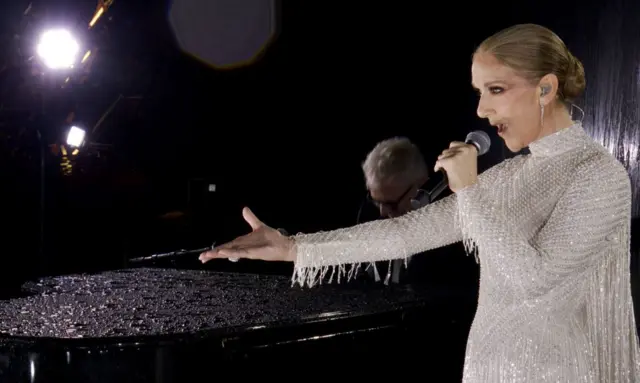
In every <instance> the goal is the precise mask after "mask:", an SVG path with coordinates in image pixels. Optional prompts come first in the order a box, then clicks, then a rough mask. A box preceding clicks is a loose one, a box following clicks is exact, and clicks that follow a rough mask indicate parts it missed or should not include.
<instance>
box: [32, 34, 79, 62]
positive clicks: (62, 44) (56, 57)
mask: <svg viewBox="0 0 640 383" xmlns="http://www.w3.org/2000/svg"><path fill="white" fill-rule="evenodd" d="M79 52H80V44H79V43H78V41H77V40H76V39H75V38H74V37H73V35H72V34H71V32H69V31H68V30H65V29H52V30H49V31H46V32H44V33H43V34H42V36H41V37H40V41H39V42H38V47H37V53H38V56H40V58H41V59H42V61H43V62H44V64H45V65H46V66H47V67H49V68H50V69H68V68H72V67H73V65H74V64H75V63H76V61H77V58H78V53H79Z"/></svg>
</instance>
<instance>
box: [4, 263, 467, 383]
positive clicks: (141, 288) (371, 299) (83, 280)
mask: <svg viewBox="0 0 640 383" xmlns="http://www.w3.org/2000/svg"><path fill="white" fill-rule="evenodd" d="M23 290H24V292H25V295H24V296H23V297H20V298H14V299H10V300H4V301H0V382H4V381H15V382H17V381H28V382H34V383H35V382H49V381H65V382H73V383H75V382H83V383H93V382H96V383H98V382H99V383H102V382H138V383H140V382H160V381H161V382H182V381H196V380H197V379H198V378H197V377H198V376H200V375H199V374H209V373H210V372H209V369H210V368H211V366H212V365H211V364H212V363H214V364H215V368H216V370H217V371H222V370H224V369H226V370H228V371H232V370H231V369H234V368H235V367H233V366H236V367H238V366H249V365H251V364H252V363H254V364H255V363H257V364H258V365H264V363H265V361H271V362H273V363H280V362H281V361H282V360H283V359H286V360H289V361H292V360H294V359H296V360H297V359H300V358H302V359H303V361H302V362H295V363H296V364H297V365H299V366H302V365H303V364H304V363H307V364H309V366H308V367H312V366H314V365H316V363H317V361H318V360H322V361H323V362H327V363H328V361H329V360H332V361H333V363H336V364H340V363H347V361H349V360H350V359H349V358H348V357H347V356H348V355H358V356H359V357H361V358H362V359H363V361H364V360H367V362H368V363H375V362H373V360H374V359H372V358H381V359H382V360H385V361H387V360H388V359H389V353H390V352H391V353H392V354H393V355H397V358H401V355H404V354H401V353H400V351H401V350H402V349H404V348H405V344H406V342H407V339H411V340H412V341H415V342H417V343H419V344H427V345H429V344H431V345H436V346H437V347H434V351H433V356H432V357H430V359H429V360H432V361H433V365H434V366H437V365H439V364H442V363H443V361H444V362H447V361H449V363H451V361H452V360H453V363H454V364H455V365H456V366H455V367H456V368H459V369H460V370H461V366H462V361H463V353H462V351H464V341H465V339H464V338H465V336H466V334H465V333H463V332H464V330H463V332H460V331H458V330H456V328H458V327H460V325H457V324H453V327H451V326H452V325H451V323H453V322H452V321H451V318H453V317H455V315H456V314H444V313H443V310H440V308H439V307H441V306H442V305H441V302H448V303H447V304H450V305H453V306H456V307H457V306H459V305H460V300H459V296H456V295H455V293H453V294H452V293H451V292H450V291H447V292H443V296H437V294H434V292H433V291H431V292H425V291H421V290H420V289H415V288H411V287H409V286H385V285H383V284H380V283H377V284H370V283H360V282H358V281H356V282H352V283H349V284H347V285H337V284H332V285H330V284H326V285H323V286H317V287H314V288H312V289H301V288H300V287H298V286H295V287H292V286H291V280H290V278H289V277H286V276H275V275H258V274H240V273H221V272H212V271H202V270H181V269H162V268H139V269H126V270H117V271H110V272H103V273H99V274H79V275H68V276H59V277H49V278H44V279H41V280H38V281H34V282H30V283H28V284H26V285H24V286H23ZM472 298H473V297H472ZM438 302H440V303H438ZM439 305H440V306H439ZM425 310H426V311H428V312H430V313H433V312H434V311H435V312H436V313H437V315H432V314H425ZM425 318H443V319H442V320H440V319H438V322H437V323H428V322H427V321H426V320H425ZM454 322H455V320H454ZM458 322H459V321H458ZM469 323H470V318H469ZM461 327H462V328H463V329H464V328H467V327H468V324H466V323H462V325H461ZM409 328H414V329H416V328H417V329H419V331H418V333H419V332H420V331H429V333H430V334H431V333H433V332H435V333H437V334H438V335H437V336H438V337H439V338H438V339H440V340H435V338H433V335H429V337H430V338H429V341H419V337H417V336H416V335H415V334H416V332H415V331H414V330H408V329H409ZM445 328H448V330H445ZM412 331H413V332H412ZM457 333H460V334H461V336H460V339H458V340H457V344H458V345H457V346H455V347H454V343H455V342H454V341H452V339H451V338H450V334H457ZM441 345H446V347H449V348H450V349H451V351H449V353H448V354H447V353H445V352H444V351H443V349H442V347H441ZM458 349H460V350H461V352H459V353H458V352H457V351H456V350H458ZM407 350H409V348H407ZM407 352H409V353H410V354H411V355H413V351H411V352H410V351H407ZM458 354H459V355H458ZM416 355H419V356H420V359H421V360H423V362H421V364H416V366H421V367H420V368H423V367H424V366H423V364H424V359H423V358H424V357H425V355H426V356H428V355H429V354H427V353H426V351H422V352H421V353H420V354H416ZM449 355H454V357H451V356H449ZM403 358H404V357H403ZM437 358H440V359H437ZM403 360H404V359H403ZM305 361H306V362H305ZM405 361H406V360H405ZM351 363H352V362H349V364H351ZM458 364H459V366H458ZM226 370H225V371H226ZM233 371H237V370H235V369H234V370H233ZM245 371H251V369H246V370H245ZM190 379H196V380H190Z"/></svg>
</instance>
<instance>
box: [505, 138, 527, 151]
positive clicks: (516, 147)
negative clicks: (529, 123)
mask: <svg viewBox="0 0 640 383" xmlns="http://www.w3.org/2000/svg"><path fill="white" fill-rule="evenodd" d="M504 143H505V145H507V148H508V149H509V151H510V152H512V153H517V152H519V151H521V150H522V149H524V146H522V144H520V143H519V142H514V141H512V140H509V139H505V140H504Z"/></svg>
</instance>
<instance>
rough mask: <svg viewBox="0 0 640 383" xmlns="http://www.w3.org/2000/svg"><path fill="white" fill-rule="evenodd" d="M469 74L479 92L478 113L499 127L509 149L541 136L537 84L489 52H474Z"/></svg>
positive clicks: (525, 145)
mask: <svg viewBox="0 0 640 383" xmlns="http://www.w3.org/2000/svg"><path fill="white" fill-rule="evenodd" d="M471 77H472V85H473V87H474V88H476V89H477V90H478V92H479V94H480V100H479V102H478V116H480V118H486V119H488V120H489V123H490V124H491V125H493V126H495V127H496V129H498V135H499V136H500V137H501V138H502V139H503V140H504V141H505V143H506V145H507V147H508V148H509V150H511V151H512V152H518V151H520V150H522V149H523V148H525V147H527V146H529V144H530V143H532V142H534V141H536V140H537V139H538V138H539V137H541V135H542V123H541V120H540V114H541V108H540V98H539V97H540V88H539V87H536V86H534V85H532V84H531V83H530V82H529V81H527V80H526V79H525V78H523V77H521V76H518V75H517V74H516V73H515V71H514V70H513V69H511V68H509V67H507V66H505V65H502V64H500V63H499V62H498V60H497V59H496V58H495V57H494V56H493V55H491V54H488V53H477V54H476V55H475V56H474V58H473V65H472V66H471Z"/></svg>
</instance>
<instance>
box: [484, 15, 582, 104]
mask: <svg viewBox="0 0 640 383" xmlns="http://www.w3.org/2000/svg"><path fill="white" fill-rule="evenodd" d="M475 53H489V54H491V55H493V56H494V57H495V58H496V59H497V60H498V61H499V62H500V63H502V64H503V65H506V66H508V67H510V68H512V69H513V70H515V71H516V73H518V74H519V75H520V76H522V77H524V78H526V79H527V80H529V81H530V82H531V83H532V84H533V85H537V84H538V83H539V82H540V79H542V77H544V76H545V75H547V74H554V75H555V76H556V77H557V78H558V92H557V96H558V99H559V100H560V101H563V102H564V103H572V102H573V101H575V100H576V99H577V98H578V97H580V96H581V95H582V93H583V92H584V89H585V86H586V79H585V75H584V67H583V66H582V63H581V62H580V60H578V59H577V58H576V57H575V56H573V54H571V52H569V50H568V49H567V47H566V46H565V44H564V42H563V41H562V40H561V39H560V37H558V35H556V34H555V33H553V32H552V31H551V30H549V29H548V28H545V27H543V26H540V25H536V24H519V25H514V26H512V27H509V28H507V29H504V30H502V31H500V32H498V33H496V34H494V35H493V36H491V37H489V38H487V39H486V40H484V41H483V42H482V44H480V46H479V47H478V49H476V52H475ZM475 53H474V54H475Z"/></svg>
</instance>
